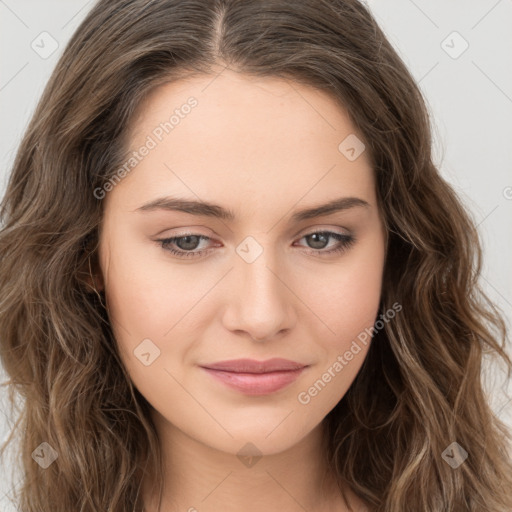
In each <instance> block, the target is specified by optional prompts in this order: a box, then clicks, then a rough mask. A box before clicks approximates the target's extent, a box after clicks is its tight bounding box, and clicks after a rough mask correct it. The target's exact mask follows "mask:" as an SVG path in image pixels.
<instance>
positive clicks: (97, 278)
mask: <svg viewBox="0 0 512 512" xmlns="http://www.w3.org/2000/svg"><path fill="white" fill-rule="evenodd" d="M78 279H79V281H80V282H81V283H82V284H83V285H85V287H86V289H87V292H88V293H97V292H101V291H103V290H104V289H105V282H104V279H103V274H102V272H101V268H100V266H99V264H98V258H97V253H94V254H92V255H91V256H90V257H89V258H88V259H87V260H86V261H85V263H84V264H83V265H82V268H81V269H80V270H79V271H78Z"/></svg>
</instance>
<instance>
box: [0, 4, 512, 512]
mask: <svg viewBox="0 0 512 512" xmlns="http://www.w3.org/2000/svg"><path fill="white" fill-rule="evenodd" d="M367 3H368V4H369V5H370V7H371V9H372V11H373V12H374V14H375V16H376V18H377V21H378V22H379V23H380V25H381V27H382V28H383V29H384V31H385V32H386V34H387V36H388V37H389V39H390V40H391V42H392V43H393V44H394V46H395V48H396V49H397V50H398V51H399V53H400V55H401V56H402V58H403V59H404V61H405V62H406V64H407V65H408V66H409V69H410V70H411V72H412V73H413V75H414V76H415V78H416V80H417V81H418V82H419V84H420V87H421V89H422V91H423V93H424V95H425V97H426V100H427V102H428V104H429V107H430V109H431V112H432V124H433V128H434V134H435V155H436V161H437V163H438V165H439V167H440V169H441V173H442V174H443V176H445V177H446V178H447V179H448V180H449V181H450V182H451V183H452V184H453V185H454V186H455V188H456V190H457V191H458V193H459V195H460V196H461V198H462V199H463V201H464V202H465V204H466V205H467V206H468V208H469V209H470V210H471V212H472V213H473V216H474V219H475V221H476V223H477V224H478V229H479V232H480V234H481V237H482V242H483V246H484V257H485V259H484V269H483V276H482V283H483V285H484V287H485V290H486V291H487V292H488V294H489V296H490V297H491V298H492V299H493V300H494V301H495V302H496V304H497V305H498V306H499V307H500V308H501V309H502V310H503V312H504V313H505V314H506V317H507V321H508V323H509V326H510V325H511V322H510V319H511V318H512V265H511V263H510V262H511V254H512V59H511V56H512V31H511V30H510V27H511V26H512V0H479V1H476V0H473V1H468V0H450V1H446V0H443V1H441V0H435V1H432V0H430V1H426V0H386V1H385V2H377V1H369V2H367ZM92 5H93V1H92V0H90V1H85V0H66V1H64V0H61V1H57V0H0V112H1V116H0V119H1V124H0V195H3V193H4V190H5V184H6V180H7V175H8V173H9V170H10V167H11V165H12V162H13V159H14V155H15V152H16V150H17V146H18V144H19V142H20V139H21V136H22V134H23V132H24V130H25V128H26V126H27V124H28V121H29V119H30V116H31V114H32V112H33V109H34V107H35V104H36V101H37V99H38V98H39V96H40V94H41V93H42V91H43V88H44V85H45V83H46V81H47V79H48V78H49V76H50V73H51V71H52V69H53V67H54V66H55V64H56V62H57V60H58V58H59V56H60V55H61V53H62V51H63V48H64V46H65V44H66V42H67V41H68V39H69V38H70V36H71V34H72V33H73V32H74V30H75V29H76V28H77V27H78V25H79V23H80V22H81V20H82V19H83V18H84V17H85V15H86V14H87V12H88V11H89V10H90V8H91V7H92ZM44 32H46V33H48V34H50V35H47V34H44ZM454 32H457V33H458V34H459V35H457V34H454ZM41 34H42V35H41ZM52 45H58V47H57V48H56V50H55V51H54V52H53V53H51V52H52V50H53V48H52ZM466 45H468V47H467V49H465V47H466ZM464 49H465V51H463V52H462V50H464ZM50 53H51V55H49V54H50ZM508 350H509V353H511V350H510V340H509V347H508ZM1 377H2V380H4V379H3V378H4V375H1ZM485 381H486V382H487V383H489V387H488V389H489V395H490V397H491V399H492V405H493V408H494V409H495V411H496V412H497V413H498V415H499V417H500V418H502V419H503V420H504V421H505V422H506V423H507V424H508V425H509V426H510V427H511V428H512V402H511V401H510V395H511V391H510V382H506V381H504V380H503V378H502V374H501V373H500V372H499V369H497V368H495V367H492V368H491V367H488V368H487V367H486V370H485ZM507 384H508V385H509V391H508V393H505V390H506V385H507ZM5 398H6V395H5V391H4V390H3V389H0V400H1V401H0V440H3V439H5V433H6V431H7V427H8V426H9V425H10V424H11V421H12V420H11V418H9V417H8V416H7V414H6V413H5V406H4V405H3V404H4V403H5ZM42 441H44V440H41V442H42ZM34 448H35V447H34ZM12 467H13V464H12V462H9V459H8V458H6V459H5V460H4V461H3V467H2V469H1V470H0V474H4V475H7V476H6V477H4V478H1V477H0V509H1V510H2V511H4V510H5V511H8V510H11V509H10V508H9V505H8V497H9V495H10V492H9V491H10V489H12V487H13V485H15V484H16V482H17V478H16V477H14V478H13V480H12V481H11V479H10V478H8V477H9V476H10V473H11V471H10V470H11V468H12ZM4 471H6V472H4Z"/></svg>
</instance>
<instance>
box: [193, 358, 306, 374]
mask: <svg viewBox="0 0 512 512" xmlns="http://www.w3.org/2000/svg"><path fill="white" fill-rule="evenodd" d="M305 366H307V365H305V364H301V363H297V362H296V361H290V360H289V359H281V358H273V359H267V360H266V361H256V360H254V359H233V360H231V361H219V362H217V363H211V364H205V365H202V367H203V368H209V369H211V370H221V371H225V372H235V373H270V372H281V371H290V370H299V369H300V368H304V367H305Z"/></svg>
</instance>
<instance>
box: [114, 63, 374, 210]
mask: <svg viewBox="0 0 512 512" xmlns="http://www.w3.org/2000/svg"><path fill="white" fill-rule="evenodd" d="M191 98H193V101H192V102H191ZM191 104H194V106H193V107H192V108H191V107H190V105H191ZM128 134H129V137H128V144H129V152H128V153H129V154H130V153H131V152H133V151H137V150H139V149H140V148H141V147H143V146H144V145H149V144H148V141H149V140H150V139H151V141H152V142H151V144H150V145H151V146H152V147H151V149H150V151H148V152H147V155H146V156H144V158H142V159H140V161H139V162H138V163H137V164H136V166H135V167H134V169H133V170H132V171H130V173H129V175H128V176H127V177H126V178H123V180H122V182H121V183H120V185H118V186H116V189H115V190H114V195H120V194H122V193H125V194H126V199H128V200H129V201H130V207H132V208H136V207H138V206H140V204H142V202H143V201H142V200H143V199H145V200H149V199H152V198H156V197H160V196H162V195H164V194H165V193H166V192H168V193H169V194H170V195H171V194H180V195H182V196H188V197H193V196H195V198H196V199H197V198H198V197H200V198H205V197H210V198H215V201H216V202H219V203H223V204H226V205H229V206H232V207H233V209H234V210H236V209H237V208H238V206H240V208H243V205H237V204H234V203H233V200H237V199H239V200H240V201H242V200H243V202H244V203H245V204H246V205H247V207H249V206H250V205H249V203H248V202H247V201H249V200H250V201H252V200H254V201H257V202H258V203H259V204H260V205H261V204H266V205H268V207H269V208H270V207H271V206H270V205H271V204H279V203H282V202H283V201H286V202H287V203H288V202H290V205H291V204H293V203H296V202H298V201H300V200H301V197H304V202H305V203H306V202H307V203H314V202H317V201H316V200H317V199H318V200H322V201H325V200H326V199H330V198H331V196H332V198H334V197H339V196H340V195H345V196H356V195H358V196H361V195H366V197H365V199H366V200H368V201H370V202H371V201H372V200H373V199H374V196H373V172H372V168H371V165H370V162H369V158H368V157H367V154H366V152H363V153H362V154H361V155H360V156H359V157H358V158H357V159H356V160H354V161H351V160H349V159H348V158H347V157H346V155H345V154H344V153H343V152H342V151H341V150H340V143H342V141H344V140H345V139H346V138H347V137H354V136H356V137H358V138H359V139H362V136H361V134H359V133H358V132H357V131H356V129H355V127H354V125H353V123H352V122H351V120H350V118H349V116H348V114H347V113H346V111H345V109H343V108H342V107H341V106H340V104H338V103H337V102H336V101H335V100H334V99H333V98H332V97H331V96H330V95H328V94H326V93H325V92H322V91H319V90H317V89H314V88H312V87H309V86H305V85H303V84H299V83H297V82H292V81H290V80H285V79H280V78H275V77H265V78H254V77H249V76H247V75H242V74H238V73H234V72H232V71H230V70H224V71H223V72H222V73H220V74H219V75H199V76H194V77H189V78H187V79H183V80H179V81H175V82H172V83H168V84H165V85H162V86H159V87H157V88H156V89H155V90H154V91H152V93H151V94H150V95H149V96H148V97H147V98H146V100H145V101H144V102H143V103H141V105H140V106H139V108H138V110H137V112H136V115H135V116H134V118H133V120H132V123H131V125H130V127H129V131H128ZM129 154H127V157H128V156H129ZM130 194H131V199H130V197H129V196H130ZM111 195H112V194H111ZM135 196H136V197H135ZM306 196H307V197H306Z"/></svg>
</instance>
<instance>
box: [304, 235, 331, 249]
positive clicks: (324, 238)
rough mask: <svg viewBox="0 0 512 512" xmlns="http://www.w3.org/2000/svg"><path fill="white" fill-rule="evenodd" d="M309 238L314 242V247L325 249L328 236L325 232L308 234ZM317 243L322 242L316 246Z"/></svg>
mask: <svg viewBox="0 0 512 512" xmlns="http://www.w3.org/2000/svg"><path fill="white" fill-rule="evenodd" d="M307 238H309V239H310V241H312V242H313V243H312V245H313V249H323V248H324V247H325V246H326V245H327V239H328V237H327V235H325V234H324V233H313V234H312V235H308V236H307ZM319 239H320V240H321V241H320V242H318V240H319ZM317 243H320V245H319V246H318V245H317V246H315V244H317Z"/></svg>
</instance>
